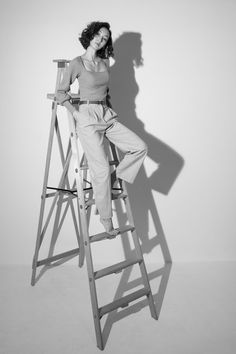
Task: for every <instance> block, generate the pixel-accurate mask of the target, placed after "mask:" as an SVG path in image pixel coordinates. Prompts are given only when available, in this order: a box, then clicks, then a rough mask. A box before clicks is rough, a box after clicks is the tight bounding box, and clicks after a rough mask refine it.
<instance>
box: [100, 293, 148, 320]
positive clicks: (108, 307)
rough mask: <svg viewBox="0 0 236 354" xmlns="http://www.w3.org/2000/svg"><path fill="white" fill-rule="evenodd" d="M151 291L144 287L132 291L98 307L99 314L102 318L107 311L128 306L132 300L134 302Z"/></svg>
mask: <svg viewBox="0 0 236 354" xmlns="http://www.w3.org/2000/svg"><path fill="white" fill-rule="evenodd" d="M150 292H151V290H150V289H147V288H143V289H140V290H137V291H135V292H134V293H131V294H129V295H126V296H124V297H121V298H120V299H118V300H115V301H113V302H111V303H109V304H107V305H105V306H102V307H100V308H99V309H98V311H99V316H100V318H101V317H102V316H104V315H105V314H106V313H108V312H111V311H113V310H115V309H117V308H118V307H126V306H128V305H129V303H130V302H132V301H134V300H136V299H139V298H140V297H142V296H147V295H149V294H150Z"/></svg>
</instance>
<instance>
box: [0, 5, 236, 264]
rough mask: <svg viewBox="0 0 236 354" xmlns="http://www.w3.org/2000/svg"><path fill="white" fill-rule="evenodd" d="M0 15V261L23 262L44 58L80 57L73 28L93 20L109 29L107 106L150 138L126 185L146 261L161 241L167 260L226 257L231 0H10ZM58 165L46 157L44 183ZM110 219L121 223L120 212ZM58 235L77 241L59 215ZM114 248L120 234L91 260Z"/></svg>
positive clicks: (41, 161) (231, 225)
mask: <svg viewBox="0 0 236 354" xmlns="http://www.w3.org/2000/svg"><path fill="white" fill-rule="evenodd" d="M0 16H1V22H0V23H1V25H0V26H1V31H0V36H1V105H0V111H1V120H2V128H1V141H0V143H1V214H0V215H1V248H0V262H1V263H2V264H30V263H31V261H32V257H33V252H34V246H35V241H36V233H37V224H38V217H39V207H40V195H41V190H42V183H43V174H44V167H45V158H46V151H47V142H48V135H49V127H50V119H51V102H50V101H49V100H47V98H46V95H47V93H49V92H53V91H54V88H55V82H56V66H55V64H54V63H53V62H52V60H53V59H55V58H66V59H72V58H74V57H75V56H77V55H81V54H82V53H83V48H82V47H81V45H80V44H79V42H78V40H77V37H78V35H79V32H80V31H81V30H82V29H83V28H84V27H85V25H87V23H89V22H90V21H92V20H99V21H109V22H110V24H111V28H112V31H113V40H114V46H115V54H116V57H115V63H114V65H113V67H112V78H111V84H110V89H111V95H112V103H113V106H114V109H115V110H116V111H117V112H118V114H119V117H120V120H121V122H123V123H124V124H126V125H127V126H128V127H131V128H132V129H133V130H134V131H135V132H136V133H137V134H139V135H140V136H141V137H142V138H143V139H144V140H145V141H146V143H147V144H148V146H149V156H148V157H147V159H146V161H145V164H144V167H143V168H142V169H141V171H140V173H139V175H138V177H137V179H136V181H135V183H134V184H133V185H132V186H129V192H130V198H131V202H132V205H133V212H134V217H135V221H136V226H137V230H138V232H139V234H140V235H141V236H140V237H141V241H142V247H143V251H144V254H145V257H146V259H147V262H156V261H159V260H161V259H162V258H163V253H164V258H166V259H167V258H168V248H169V251H170V254H171V256H172V259H173V261H205V260H207V261H215V260H227V261H228V260H235V259H236V256H235V249H236V241H235V240H236V237H235V236H236V233H235V206H236V203H235V201H236V198H235V197H236V192H235V177H236V176H235V170H236V167H235V162H236V158H235V156H236V154H235V152H236V149H235V148H236V139H235V132H236V119H235V113H236V105H235V94H236V84H235V83H236V66H235V63H236V48H235V43H236V38H235V37H236V2H235V1H233V0H231V1H230V0H199V1H197V0H169V1H158V0H151V1H150V0H148V1H143V2H137V1H124V0H120V1H119V2H114V3H113V2H111V1H107V0H101V1H91V2H89V4H86V2H84V1H78V0H77V1H74V0H71V1H68V2H65V1H61V0H57V1H55V0H51V1H45V0H41V1H40V2H39V1H32V0H31V1H30V0H23V1H16V0H9V1H3V2H2V4H1V14H0ZM60 114H61V115H62V116H63V114H64V118H65V120H64V122H63V123H62V124H64V125H65V122H66V119H67V116H66V113H65V110H64V111H63V109H61V110H60ZM60 119H62V120H63V118H60ZM65 127H66V125H65ZM64 134H65V136H67V131H66V128H65V129H64ZM55 151H56V150H55ZM60 168H61V166H60V164H59V163H57V162H56V163H55V162H54V163H52V179H54V180H55V181H56V180H57V178H58V176H59V173H60V171H61V170H60ZM118 219H119V220H120V221H121V222H124V221H125V217H124V215H123V212H122V210H121V209H120V211H119V215H118ZM93 220H94V221H93V223H92V225H91V229H92V230H97V229H98V227H99V223H98V218H97V216H94V217H93ZM59 241H60V247H59V248H60V250H62V251H66V250H67V249H70V248H71V247H72V248H73V246H72V245H74V244H76V238H75V234H74V229H73V225H72V221H71V220H70V218H69V217H68V222H67V223H66V224H65V227H64V228H63V230H62V233H61V235H60V236H59V240H58V242H59ZM45 242H46V241H45ZM167 245H168V247H167ZM114 246H115V247H114ZM124 247H127V249H128V250H129V245H128V244H126V241H124V243H121V241H120V238H118V239H117V240H116V241H104V242H103V243H102V244H101V243H100V244H99V245H97V251H96V260H97V262H100V263H103V262H108V261H111V262H112V263H113V262H114V261H115V259H116V258H117V259H119V258H120V257H122V255H123V253H124V252H125V253H126V251H127V249H126V250H125V251H124V250H123V248H124Z"/></svg>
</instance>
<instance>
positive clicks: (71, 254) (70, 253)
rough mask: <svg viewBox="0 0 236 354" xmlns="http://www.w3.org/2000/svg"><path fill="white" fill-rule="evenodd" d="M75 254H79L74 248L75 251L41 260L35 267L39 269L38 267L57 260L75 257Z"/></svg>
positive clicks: (77, 249)
mask: <svg viewBox="0 0 236 354" xmlns="http://www.w3.org/2000/svg"><path fill="white" fill-rule="evenodd" d="M77 254H79V248H75V249H73V250H71V251H67V252H63V253H60V254H57V255H55V256H52V257H49V258H45V259H42V260H41V261H38V262H37V267H39V266H41V265H43V264H48V263H51V262H54V261H57V260H59V259H61V258H65V257H71V256H76V255H77Z"/></svg>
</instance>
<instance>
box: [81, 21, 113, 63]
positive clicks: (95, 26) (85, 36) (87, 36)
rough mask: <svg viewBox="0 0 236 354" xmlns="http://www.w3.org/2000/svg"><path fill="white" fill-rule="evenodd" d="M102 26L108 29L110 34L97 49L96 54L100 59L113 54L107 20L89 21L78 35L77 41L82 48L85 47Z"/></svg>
mask: <svg viewBox="0 0 236 354" xmlns="http://www.w3.org/2000/svg"><path fill="white" fill-rule="evenodd" d="M102 27H105V28H106V29H107V30H108V31H109V33H110V36H109V39H108V41H107V43H106V44H105V46H104V47H103V48H101V49H99V50H98V51H97V56H99V57H100V58H102V59H108V58H109V57H113V56H114V53H113V45H112V37H111V30H110V24H109V23H108V22H100V21H94V22H91V23H89V24H88V25H87V27H86V28H85V29H84V30H83V31H82V33H81V36H80V37H79V41H80V43H81V44H82V46H83V47H84V49H87V48H88V46H89V44H90V41H91V40H92V39H93V38H94V36H95V35H96V34H97V33H98V32H99V30H100V29H101V28H102Z"/></svg>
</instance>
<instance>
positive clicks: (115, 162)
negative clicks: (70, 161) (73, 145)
mask: <svg viewBox="0 0 236 354" xmlns="http://www.w3.org/2000/svg"><path fill="white" fill-rule="evenodd" d="M118 164H119V161H117V160H113V161H109V165H110V166H113V165H118ZM88 168H89V167H88V165H83V166H80V170H88Z"/></svg>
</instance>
